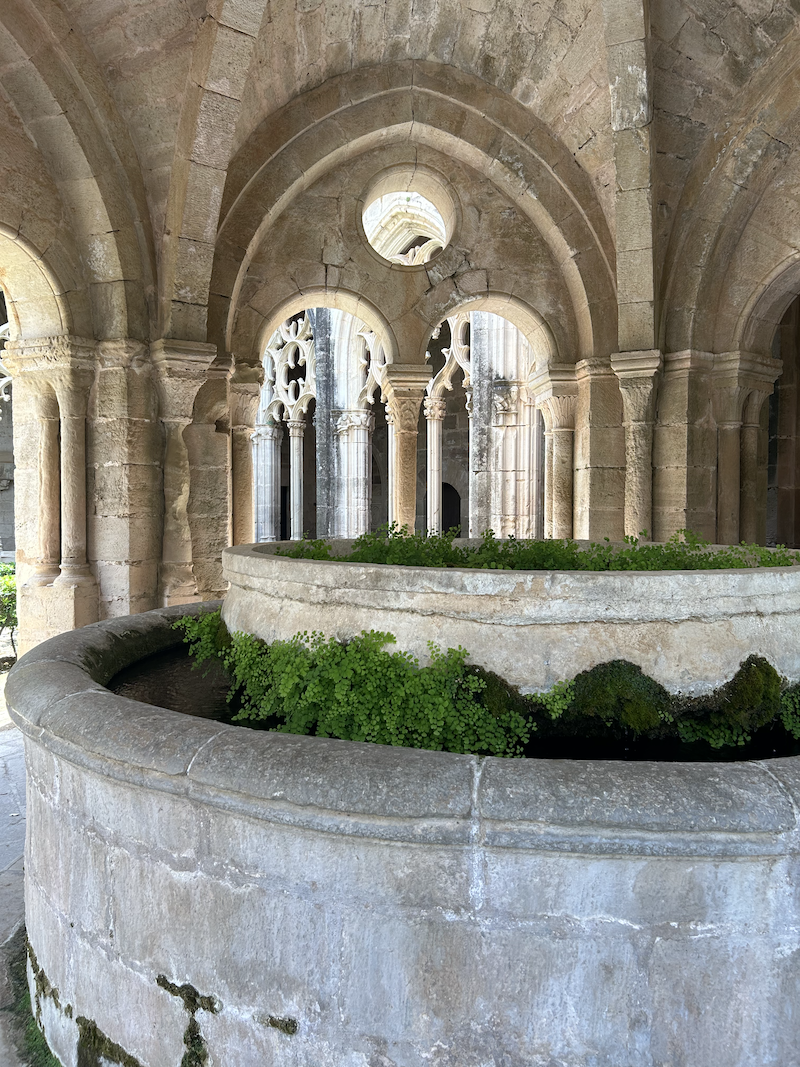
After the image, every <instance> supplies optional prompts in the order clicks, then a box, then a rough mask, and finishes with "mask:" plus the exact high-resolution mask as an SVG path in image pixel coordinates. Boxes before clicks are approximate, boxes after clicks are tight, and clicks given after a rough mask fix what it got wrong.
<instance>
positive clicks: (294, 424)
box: [286, 419, 306, 437]
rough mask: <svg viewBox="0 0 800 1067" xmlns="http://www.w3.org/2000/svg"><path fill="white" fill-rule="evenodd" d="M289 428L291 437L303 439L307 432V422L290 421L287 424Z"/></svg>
mask: <svg viewBox="0 0 800 1067" xmlns="http://www.w3.org/2000/svg"><path fill="white" fill-rule="evenodd" d="M286 425H287V426H288V427H289V436H290V437H303V436H304V435H305V432H306V420H305V419H289V420H288V421H287V423H286Z"/></svg>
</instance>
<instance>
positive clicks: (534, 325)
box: [450, 292, 561, 367]
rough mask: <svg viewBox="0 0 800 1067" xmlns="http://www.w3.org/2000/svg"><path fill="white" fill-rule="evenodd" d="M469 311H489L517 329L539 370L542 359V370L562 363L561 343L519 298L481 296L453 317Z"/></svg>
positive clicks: (455, 311)
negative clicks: (528, 346) (538, 357)
mask: <svg viewBox="0 0 800 1067" xmlns="http://www.w3.org/2000/svg"><path fill="white" fill-rule="evenodd" d="M470 311H486V312H489V313H490V314H492V315H499V316H500V318H503V319H507V320H508V321H509V322H510V323H512V324H513V325H514V326H516V327H517V329H518V330H519V331H520V333H521V334H522V335H523V336H524V337H525V339H526V340H527V342H528V344H529V345H530V346H531V349H532V350H533V354H534V358H535V360H536V364H537V366H539V360H538V359H537V358H536V357H537V356H538V355H541V358H542V363H541V366H542V367H549V366H551V365H552V364H554V363H560V362H561V359H560V357H559V349H558V343H557V341H556V338H555V334H554V333H553V331H552V329H551V327H550V325H549V323H548V322H547V320H546V319H545V318H544V317H543V316H542V315H540V314H539V312H538V311H536V309H535V308H533V307H531V305H530V304H528V303H526V302H525V301H524V300H520V299H519V297H516V296H512V295H510V294H508V293H494V292H489V293H482V294H481V295H480V296H476V297H473V298H472V299H469V300H463V301H461V302H460V303H459V304H457V305H456V307H455V308H454V309H453V310H452V311H451V312H450V315H457V314H464V313H468V312H470Z"/></svg>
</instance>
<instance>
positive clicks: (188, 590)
mask: <svg viewBox="0 0 800 1067" xmlns="http://www.w3.org/2000/svg"><path fill="white" fill-rule="evenodd" d="M197 600H200V596H199V595H198V592H197V579H196V578H195V575H194V569H193V566H192V564H191V563H162V564H161V567H160V569H159V575H158V602H159V604H160V605H161V607H163V608H168V607H171V606H172V605H173V604H191V603H193V602H194V601H197Z"/></svg>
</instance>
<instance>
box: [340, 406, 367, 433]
mask: <svg viewBox="0 0 800 1067" xmlns="http://www.w3.org/2000/svg"><path fill="white" fill-rule="evenodd" d="M374 426H375V416H374V415H373V413H372V412H371V411H343V412H341V414H340V415H339V417H338V418H337V420H336V432H337V433H338V434H346V433H348V432H349V431H350V430H353V429H361V430H368V431H370V432H371V431H372V429H373V427H374Z"/></svg>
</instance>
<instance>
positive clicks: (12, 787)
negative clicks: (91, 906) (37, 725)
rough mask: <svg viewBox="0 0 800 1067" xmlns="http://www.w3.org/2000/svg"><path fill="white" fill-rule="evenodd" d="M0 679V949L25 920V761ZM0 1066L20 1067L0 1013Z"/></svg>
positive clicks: (3, 984)
mask: <svg viewBox="0 0 800 1067" xmlns="http://www.w3.org/2000/svg"><path fill="white" fill-rule="evenodd" d="M5 679H6V675H0V946H3V945H5V944H6V942H7V941H8V940H9V938H11V937H12V936H13V934H14V933H15V932H16V931H17V930H18V929H19V926H20V924H21V923H22V921H23V919H24V917H25V903H24V894H23V873H22V866H23V853H24V849H25V759H24V756H23V749H22V735H21V734H20V732H19V730H18V729H17V728H16V727H15V726H14V725H13V724H12V723H11V720H10V719H9V717H8V711H7V710H6V703H5V699H3V697H2V687H4V686H5ZM8 999H9V990H8V982H7V978H6V974H5V963H4V960H3V958H2V956H0V1008H2V1007H4V1006H5V1005H6V1004H7V1003H8ZM0 1064H2V1067H21V1064H20V1061H19V1059H18V1057H17V1055H16V1053H15V1051H14V1049H13V1046H12V1045H11V1042H10V1040H9V1037H8V1034H7V1031H6V1018H5V1015H4V1013H3V1012H0Z"/></svg>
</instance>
